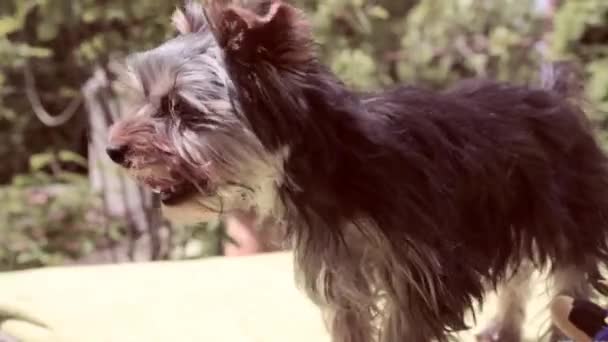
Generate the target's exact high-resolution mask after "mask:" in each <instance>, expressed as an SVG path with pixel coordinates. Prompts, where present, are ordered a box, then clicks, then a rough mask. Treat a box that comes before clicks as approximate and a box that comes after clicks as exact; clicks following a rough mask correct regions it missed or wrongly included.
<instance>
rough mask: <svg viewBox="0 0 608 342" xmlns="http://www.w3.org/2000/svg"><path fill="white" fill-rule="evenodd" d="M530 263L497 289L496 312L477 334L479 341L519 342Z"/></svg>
mask: <svg viewBox="0 0 608 342" xmlns="http://www.w3.org/2000/svg"><path fill="white" fill-rule="evenodd" d="M533 271H534V269H533V267H532V265H530V264H527V263H526V264H523V265H522V266H521V267H520V268H519V269H518V270H517V272H516V273H515V274H514V275H513V276H512V277H511V278H510V279H509V280H508V281H507V282H506V283H505V284H504V285H503V286H501V288H499V290H498V312H497V314H496V316H495V318H494V319H493V320H492V322H491V323H490V325H489V326H487V327H486V328H485V329H484V330H482V332H480V333H479V334H478V335H477V341H479V342H498V341H500V342H520V341H521V340H522V326H523V323H524V321H525V319H526V304H527V302H528V298H529V296H530V277H531V275H532V272H533Z"/></svg>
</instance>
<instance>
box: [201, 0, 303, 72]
mask: <svg viewBox="0 0 608 342" xmlns="http://www.w3.org/2000/svg"><path fill="white" fill-rule="evenodd" d="M215 3H216V6H212V7H211V18H212V19H211V21H212V22H213V30H214V31H215V36H216V38H217V39H218V43H219V44H220V46H221V47H222V48H223V49H224V50H225V51H226V53H227V54H229V55H230V56H231V57H235V58H237V59H238V60H240V61H241V62H255V61H259V60H265V61H268V62H272V63H278V64H285V63H297V62H302V61H306V60H309V59H310V58H312V57H313V49H312V35H311V33H310V26H309V25H308V23H307V22H306V21H305V19H304V16H303V14H302V12H301V11H300V10H299V9H297V8H295V7H294V6H292V5H290V4H287V3H285V2H284V1H281V0H265V1H261V2H258V3H257V6H255V8H249V7H247V8H246V7H241V6H238V5H222V2H221V0H220V1H216V2H215Z"/></svg>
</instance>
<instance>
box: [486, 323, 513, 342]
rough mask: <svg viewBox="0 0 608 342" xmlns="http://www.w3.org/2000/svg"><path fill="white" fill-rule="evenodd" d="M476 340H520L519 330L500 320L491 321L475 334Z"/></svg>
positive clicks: (508, 341)
mask: <svg viewBox="0 0 608 342" xmlns="http://www.w3.org/2000/svg"><path fill="white" fill-rule="evenodd" d="M475 337H476V339H477V342H521V340H522V338H521V330H520V329H519V328H515V327H512V326H508V325H505V324H502V323H501V322H496V321H494V322H492V323H490V324H489V325H488V326H487V327H486V328H485V329H483V330H482V331H481V332H479V333H477V335H475Z"/></svg>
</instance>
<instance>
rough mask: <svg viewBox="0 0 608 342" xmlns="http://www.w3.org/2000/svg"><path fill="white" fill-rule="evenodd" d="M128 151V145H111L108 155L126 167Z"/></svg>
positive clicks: (107, 151) (108, 148) (107, 150)
mask: <svg viewBox="0 0 608 342" xmlns="http://www.w3.org/2000/svg"><path fill="white" fill-rule="evenodd" d="M127 149H128V146H127V145H111V146H108V147H106V153H107V154H108V156H109V157H110V159H112V161H113V162H115V163H116V164H120V165H125V162H126V155H127Z"/></svg>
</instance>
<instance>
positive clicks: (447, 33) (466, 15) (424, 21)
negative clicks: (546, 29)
mask: <svg viewBox="0 0 608 342" xmlns="http://www.w3.org/2000/svg"><path fill="white" fill-rule="evenodd" d="M307 3H308V6H309V8H310V9H311V10H312V11H313V27H314V28H315V35H316V37H317V39H318V40H319V42H320V45H321V47H320V49H321V52H322V54H323V58H324V59H325V60H326V61H327V62H328V63H329V65H330V66H331V67H332V69H333V70H335V71H336V72H337V73H338V74H339V75H340V76H342V77H343V78H344V79H345V80H346V82H347V83H350V84H352V85H354V86H357V87H360V88H370V87H374V86H378V85H387V84H391V83H394V82H408V83H417V84H425V85H429V86H432V87H442V86H445V85H446V84H449V83H451V82H452V81H455V80H456V79H460V78H463V77H470V76H486V77H494V78H498V79H501V80H510V81H520V82H522V81H531V80H532V79H533V78H534V77H535V75H536V72H537V70H538V57H539V56H538V54H537V52H536V49H535V48H534V46H535V44H536V43H537V42H538V41H539V39H540V37H541V34H542V22H541V18H539V17H537V16H536V15H535V14H534V12H533V11H532V8H533V7H532V5H533V3H532V1H521V0H495V1H472V0H453V1H443V0H421V1H413V0H412V1H392V0H385V1H374V2H367V1H360V0H331V1H322V2H321V1H318V2H311V1H308V2H307Z"/></svg>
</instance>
